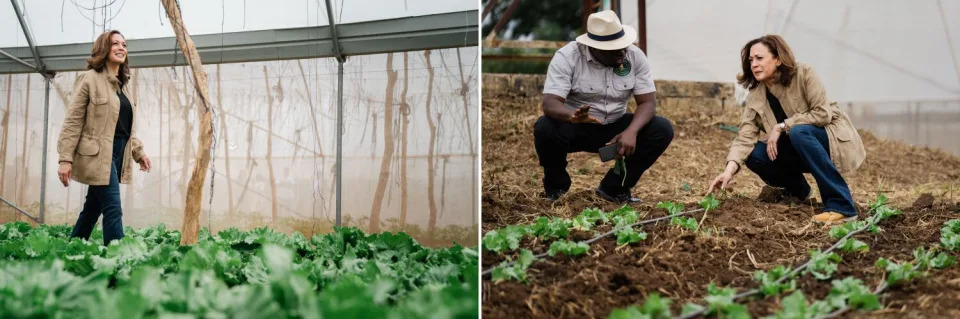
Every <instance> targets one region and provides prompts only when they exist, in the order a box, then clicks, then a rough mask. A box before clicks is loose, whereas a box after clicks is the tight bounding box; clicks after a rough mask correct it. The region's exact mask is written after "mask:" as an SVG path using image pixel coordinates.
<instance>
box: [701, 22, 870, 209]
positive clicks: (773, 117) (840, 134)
mask: <svg viewBox="0 0 960 319" xmlns="http://www.w3.org/2000/svg"><path fill="white" fill-rule="evenodd" d="M740 56H741V66H742V68H743V73H742V74H740V75H738V76H737V82H738V83H740V84H741V85H742V86H743V87H744V88H745V89H748V90H750V92H749V94H748V95H747V101H746V106H745V107H744V108H743V113H742V115H741V117H740V130H739V133H738V136H737V138H736V139H734V140H733V143H732V144H731V145H730V152H729V155H728V156H727V166H726V169H725V170H724V171H723V173H721V174H720V175H719V176H717V177H716V178H715V179H714V180H713V181H712V182H710V186H709V190H708V192H711V193H712V192H713V191H714V190H717V189H722V188H726V187H727V185H728V184H729V183H730V181H731V180H732V179H733V176H734V175H735V174H736V173H737V172H738V171H739V170H740V168H741V167H743V165H744V164H746V166H747V168H749V169H750V170H751V171H753V172H754V173H756V174H757V175H758V176H760V178H761V179H763V181H764V182H766V183H767V185H770V186H773V187H776V188H779V189H780V192H781V193H782V194H784V195H786V196H787V197H793V198H796V199H801V200H804V199H807V198H808V197H809V196H810V185H808V184H807V181H806V180H805V179H804V177H803V173H810V174H811V175H813V178H814V179H815V180H816V181H817V187H819V190H820V197H821V198H822V201H823V204H824V210H823V213H821V214H817V215H815V216H813V220H814V221H815V222H822V223H828V224H829V223H836V222H843V221H849V220H855V219H856V218H857V208H856V206H855V205H854V203H853V198H852V197H851V195H850V188H849V187H848V186H847V182H846V181H845V180H844V179H843V176H841V175H840V174H841V173H844V174H846V173H853V172H854V171H855V170H856V169H857V168H858V167H860V164H861V163H863V160H864V158H866V152H865V151H864V148H863V142H862V141H861V140H860V135H859V133H857V130H856V128H854V127H853V123H852V122H851V121H850V118H849V117H847V115H846V114H845V113H844V112H843V111H841V110H840V108H839V107H837V104H836V103H835V102H833V103H831V102H828V100H827V96H826V91H825V90H824V87H823V84H822V83H821V82H820V78H819V77H818V76H817V74H816V73H815V72H814V71H813V68H811V67H810V66H808V65H804V64H798V63H797V62H796V61H795V60H794V57H793V51H792V50H790V47H789V46H787V43H786V41H784V39H783V38H781V37H780V36H777V35H766V36H763V37H760V38H757V39H753V40H751V41H750V42H747V44H746V45H745V46H744V47H743V49H742V50H741V52H740ZM761 130H762V131H763V132H764V133H765V134H766V139H765V140H761V139H760V131H761Z"/></svg>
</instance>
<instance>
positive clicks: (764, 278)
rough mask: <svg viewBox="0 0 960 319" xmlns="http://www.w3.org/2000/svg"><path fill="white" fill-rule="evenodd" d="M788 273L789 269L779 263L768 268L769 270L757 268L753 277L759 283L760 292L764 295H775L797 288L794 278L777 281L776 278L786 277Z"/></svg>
mask: <svg viewBox="0 0 960 319" xmlns="http://www.w3.org/2000/svg"><path fill="white" fill-rule="evenodd" d="M789 273H790V270H789V269H787V267H785V266H783V265H779V266H777V267H774V268H773V269H770V271H762V270H758V271H756V272H754V273H753V279H754V280H755V281H757V282H758V283H760V292H761V293H762V294H763V295H764V296H775V295H779V294H781V293H784V292H788V291H792V290H796V289H797V281H796V280H795V279H790V280H789V281H786V280H785V281H783V282H777V281H778V280H781V278H784V277H786V276H787V275H788V274H789Z"/></svg>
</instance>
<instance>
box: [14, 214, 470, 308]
mask: <svg viewBox="0 0 960 319" xmlns="http://www.w3.org/2000/svg"><path fill="white" fill-rule="evenodd" d="M70 231H71V228H70V227H69V226H62V225H40V226H38V227H36V228H32V227H31V226H30V225H28V224H26V223H22V222H16V223H9V224H2V225H0V317H2V318H37V317H48V318H57V317H59V318H86V317H104V316H106V317H111V316H115V317H117V318H155V317H177V316H186V317H206V318H266V317H271V318H331V317H342V318H354V317H364V318H411V317H431V318H475V317H476V315H477V313H478V312H479V301H478V300H477V297H478V295H479V278H478V272H479V257H478V255H477V252H476V251H475V250H473V249H470V248H465V247H462V246H459V245H455V246H453V247H450V248H444V249H430V248H426V247H423V246H421V245H419V244H418V243H417V242H416V241H414V240H413V239H412V238H410V236H408V235H406V234H403V233H398V234H394V233H379V234H373V235H367V234H365V233H364V232H362V231H360V230H359V229H356V228H336V229H335V231H334V232H332V233H329V234H325V235H315V236H313V237H311V238H306V237H304V236H303V235H301V234H299V233H294V234H293V235H290V236H288V235H286V234H283V233H279V232H275V231H273V230H270V229H268V228H258V229H254V230H251V231H240V230H237V229H228V230H224V231H221V232H219V233H218V234H215V235H213V234H210V233H209V232H207V231H206V230H204V231H202V232H201V234H200V238H199V241H198V243H197V244H196V245H190V246H180V245H179V242H180V233H179V232H178V231H172V230H168V229H165V228H164V226H163V225H158V226H154V227H149V228H143V229H138V230H133V229H129V228H128V229H127V230H126V233H127V234H128V235H127V236H126V237H124V238H123V239H122V240H120V241H117V242H113V243H112V244H111V245H110V246H108V247H104V246H102V245H100V244H99V243H100V242H101V241H102V233H101V232H100V231H95V232H94V234H93V236H92V238H91V240H89V241H85V240H80V239H72V238H69V234H70ZM103 309H117V311H116V312H111V313H108V312H104V311H103Z"/></svg>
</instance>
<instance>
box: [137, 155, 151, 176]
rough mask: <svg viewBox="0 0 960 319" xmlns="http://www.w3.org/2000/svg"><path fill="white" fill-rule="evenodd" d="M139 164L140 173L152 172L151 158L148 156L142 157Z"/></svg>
mask: <svg viewBox="0 0 960 319" xmlns="http://www.w3.org/2000/svg"><path fill="white" fill-rule="evenodd" d="M137 164H140V171H142V172H147V173H149V172H150V158H149V157H147V156H146V155H144V156H142V157H140V161H139V162H137Z"/></svg>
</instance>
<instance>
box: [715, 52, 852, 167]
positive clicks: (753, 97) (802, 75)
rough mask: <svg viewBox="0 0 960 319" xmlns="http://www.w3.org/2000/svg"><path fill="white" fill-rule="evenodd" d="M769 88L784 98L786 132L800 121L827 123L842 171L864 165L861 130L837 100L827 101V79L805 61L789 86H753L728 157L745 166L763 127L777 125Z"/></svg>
mask: <svg viewBox="0 0 960 319" xmlns="http://www.w3.org/2000/svg"><path fill="white" fill-rule="evenodd" d="M768 89H769V90H770V93H772V94H773V96H775V97H777V99H779V100H780V105H781V106H782V107H783V111H784V112H785V113H786V114H787V120H786V121H784V124H785V125H786V130H785V133H786V134H790V128H791V127H793V126H795V125H800V124H811V125H816V126H819V127H824V128H826V130H827V136H828V137H829V144H830V159H831V160H832V162H833V165H835V166H836V167H837V170H838V171H840V173H841V174H852V173H854V172H855V171H856V170H857V168H859V167H860V164H862V163H863V160H864V159H865V158H866V157H867V153H866V151H865V150H864V148H863V141H861V140H860V134H859V133H857V129H856V128H854V127H853V122H851V121H850V118H849V117H848V116H847V114H846V113H844V112H843V111H841V110H840V108H839V107H838V106H837V103H836V102H828V101H827V93H826V90H824V88H823V83H822V82H820V78H819V77H818V76H817V74H816V72H814V71H813V68H811V67H810V66H808V65H805V64H798V66H797V73H796V74H795V75H794V76H793V81H792V82H791V83H790V86H789V87H784V86H783V85H780V84H774V85H773V86H771V87H769V88H767V86H766V85H764V84H762V83H761V84H760V85H757V87H756V88H753V89H752V90H750V93H749V94H748V95H747V103H746V106H745V107H744V108H743V114H742V115H741V116H740V133H739V135H738V136H737V138H736V139H734V140H733V143H731V145H730V153H729V155H727V161H734V162H737V164H739V165H740V167H741V168H742V167H743V166H744V165H743V161H744V160H746V159H747V157H748V156H750V153H751V152H753V148H754V145H755V144H756V143H757V141H758V140H759V139H760V131H761V130H763V132H770V131H771V130H772V129H773V127H774V126H775V125H777V119H776V117H774V115H773V110H772V109H771V108H770V103H768V102H767V97H766V96H767V95H766V94H767V90H768ZM764 135H766V134H764ZM764 140H765V138H764Z"/></svg>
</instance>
